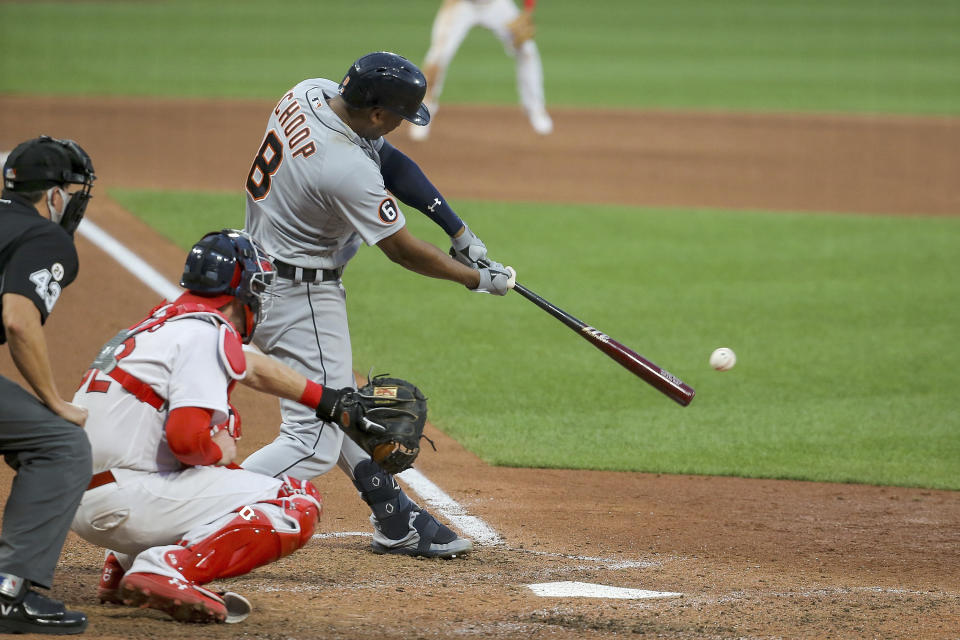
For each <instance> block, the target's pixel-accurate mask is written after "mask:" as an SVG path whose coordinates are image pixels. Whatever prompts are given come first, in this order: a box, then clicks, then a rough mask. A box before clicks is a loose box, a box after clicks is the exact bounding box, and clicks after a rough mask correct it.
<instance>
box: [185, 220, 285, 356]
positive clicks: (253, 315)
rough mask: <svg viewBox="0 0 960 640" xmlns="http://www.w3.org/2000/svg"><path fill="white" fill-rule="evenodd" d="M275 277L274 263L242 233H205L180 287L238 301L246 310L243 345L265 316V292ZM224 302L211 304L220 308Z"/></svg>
mask: <svg viewBox="0 0 960 640" xmlns="http://www.w3.org/2000/svg"><path fill="white" fill-rule="evenodd" d="M275 277H276V271H275V270H274V268H273V263H272V262H270V258H269V257H268V256H267V253H266V252H265V251H264V250H263V248H262V247H261V246H260V244H259V243H257V241H256V240H254V239H253V238H251V237H250V236H249V235H248V234H247V233H245V232H243V231H237V230H236V229H224V230H223V231H214V232H211V233H208V234H207V235H205V236H203V237H202V238H201V239H200V240H199V241H198V242H197V243H196V244H195V245H193V248H192V249H190V253H189V254H188V255H187V261H186V264H184V266H183V276H182V277H181V278H180V286H182V287H184V288H186V289H188V290H189V291H190V292H191V293H195V294H197V295H200V296H204V297H207V298H222V300H224V301H229V298H228V297H229V296H233V297H234V298H236V299H237V300H239V301H240V302H241V303H242V304H243V305H244V307H245V308H246V310H247V314H246V326H245V327H244V329H245V331H244V342H249V341H250V338H252V337H253V331H254V329H256V327H257V325H258V324H260V323H261V322H263V320H264V318H266V316H267V310H268V309H269V307H270V304H269V303H270V301H271V297H270V294H268V293H267V288H268V287H269V286H270V285H271V284H272V283H273V280H274V278H275ZM224 301H221V300H215V301H214V303H213V304H215V305H216V306H220V305H222V304H225V302H224Z"/></svg>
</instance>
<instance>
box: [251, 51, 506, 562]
mask: <svg viewBox="0 0 960 640" xmlns="http://www.w3.org/2000/svg"><path fill="white" fill-rule="evenodd" d="M425 89H426V81H425V79H424V77H423V74H422V73H421V72H420V70H419V69H418V68H417V67H416V65H414V64H413V63H411V62H409V61H408V60H406V59H405V58H402V57H401V56H398V55H396V54H393V53H388V52H376V53H371V54H368V55H366V56H363V57H361V58H360V59H358V60H357V61H356V62H355V63H354V64H353V65H351V67H350V69H349V70H348V72H347V74H346V75H345V77H344V78H343V81H342V82H341V83H340V84H339V85H338V84H337V83H336V82H333V81H330V80H325V79H319V78H318V79H312V80H305V81H303V82H301V83H299V84H298V85H297V86H295V87H294V88H293V89H291V90H290V91H289V92H287V93H286V94H285V95H284V96H283V97H282V98H281V99H280V101H279V102H278V103H277V106H276V108H275V109H274V110H273V112H272V113H271V114H270V117H269V120H268V122H267V127H266V134H265V135H264V137H263V141H262V143H261V145H260V148H259V150H258V152H257V155H256V157H255V159H254V162H253V166H252V167H251V169H250V173H249V175H248V177H247V182H246V190H247V212H246V230H247V231H248V232H249V233H250V234H251V235H252V236H253V237H254V238H255V239H257V240H258V241H259V242H260V243H262V244H263V246H264V248H265V249H266V251H267V252H268V253H269V254H270V255H271V256H272V257H273V259H274V263H275V264H276V266H277V275H278V278H277V282H276V283H275V284H274V285H273V286H272V287H271V293H272V294H273V300H274V312H273V313H271V315H270V317H269V318H268V319H267V320H266V321H265V322H264V323H263V324H262V325H261V326H260V328H259V329H258V331H257V333H256V336H255V337H254V342H255V343H256V345H257V346H259V347H260V348H261V349H262V350H263V351H264V353H267V354H271V355H274V356H276V357H277V358H279V359H280V360H282V361H284V362H286V363H287V364H289V365H290V366H291V367H293V368H294V369H296V370H298V371H302V372H304V373H305V374H306V375H307V376H308V377H310V378H313V379H315V380H317V381H319V382H321V383H322V384H324V385H326V386H331V387H333V388H335V389H339V388H343V387H352V386H354V378H353V362H352V353H351V346H350V332H349V327H348V324H347V313H346V304H345V297H346V292H345V289H344V285H343V282H342V280H341V275H342V273H343V270H344V267H345V266H346V265H347V263H348V262H349V261H350V259H351V258H352V257H353V256H354V255H355V254H356V252H357V251H358V249H359V248H360V245H361V244H367V245H375V246H377V247H378V248H379V249H380V250H381V251H383V252H384V253H385V254H386V255H387V257H389V258H390V259H391V260H392V261H394V262H396V263H398V264H400V265H401V266H403V267H405V268H407V269H410V270H412V271H415V272H417V273H420V274H423V275H426V276H430V277H434V278H441V279H446V280H451V281H453V282H458V283H460V284H462V285H464V286H466V287H467V288H469V289H472V290H474V291H478V292H482V293H493V294H496V295H505V294H506V292H507V291H508V289H509V287H511V286H512V283H513V279H514V278H515V274H514V272H513V270H512V269H510V268H509V267H503V266H502V265H501V264H499V263H497V262H494V261H487V250H486V246H485V245H484V244H483V242H481V241H480V239H479V238H478V237H477V236H476V235H475V234H474V233H473V232H472V231H471V230H470V229H469V228H468V227H467V226H466V225H465V224H464V223H463V221H462V220H461V219H460V218H459V217H458V216H457V215H456V214H455V213H454V212H453V210H452V209H451V208H450V206H449V204H447V202H446V199H445V198H444V197H443V196H442V195H441V194H440V192H439V191H437V189H436V188H435V187H434V186H433V185H432V184H431V183H430V182H429V180H427V178H426V176H424V174H423V172H422V171H421V170H420V168H419V167H418V166H417V165H416V164H415V163H414V162H413V161H412V160H411V159H410V158H408V157H407V156H406V155H404V154H403V153H401V152H400V151H399V150H397V149H396V148H394V147H393V146H392V145H391V144H390V143H388V142H386V141H385V140H384V139H383V136H384V135H385V134H387V133H389V132H390V131H392V130H394V129H395V128H396V127H397V126H399V124H400V123H401V121H402V120H408V121H410V122H412V123H413V124H416V125H421V126H422V125H425V124H427V123H428V122H429V121H430V114H429V111H428V110H427V109H426V107H424V106H423V104H422V99H423V95H424V91H425ZM397 198H399V199H400V200H401V201H402V202H404V203H406V204H408V205H410V206H412V207H414V208H416V209H419V210H420V211H421V212H423V213H424V214H425V215H427V216H429V217H430V218H431V219H432V220H434V221H435V222H436V223H437V224H438V225H439V226H440V227H441V228H443V229H444V231H445V232H446V233H447V234H448V235H449V236H450V237H451V244H452V249H451V251H452V254H453V255H454V256H455V259H452V258H451V257H450V256H448V255H447V253H445V252H444V251H442V250H440V249H439V248H437V247H436V246H434V245H432V244H429V243H427V242H424V241H423V240H420V239H418V238H416V237H415V236H414V235H412V234H411V233H410V232H409V231H408V230H407V228H406V226H405V218H404V214H403V212H402V211H401V209H400V207H399V205H398V204H397ZM281 414H282V419H283V424H282V426H281V434H280V436H279V437H278V438H277V439H276V440H275V441H274V442H272V443H271V444H269V445H267V446H266V447H264V448H263V449H260V450H259V451H257V452H255V453H253V454H252V455H251V456H250V457H249V458H247V459H246V460H245V461H244V462H243V466H244V468H246V469H251V470H254V471H259V472H261V473H264V474H267V475H270V476H279V475H281V474H284V473H286V474H289V475H291V476H293V477H297V478H312V477H314V476H317V475H319V474H322V473H325V472H326V471H328V470H329V469H330V468H332V467H333V465H334V464H339V466H340V468H341V469H342V470H343V471H344V472H346V473H347V474H348V475H349V476H350V478H351V479H352V480H353V482H354V484H355V485H356V487H357V489H358V490H359V491H360V494H361V496H362V497H363V499H364V500H365V501H366V502H367V504H368V505H369V506H370V508H371V510H372V512H373V515H372V516H371V522H372V523H373V525H374V536H373V545H372V548H373V550H374V551H375V552H378V553H401V554H408V555H424V556H432V557H436V556H440V557H450V556H454V555H457V554H462V553H465V552H466V551H469V550H470V548H471V543H470V541H469V540H464V539H461V538H459V537H458V536H457V535H456V534H454V533H453V532H452V531H451V530H450V529H449V528H447V527H446V526H444V525H442V524H440V523H439V522H438V521H437V520H436V519H435V518H434V517H433V516H432V515H430V514H429V513H428V512H427V511H426V510H423V509H421V508H420V507H419V506H418V505H417V504H416V503H414V502H412V501H411V500H410V499H409V498H408V497H407V496H406V495H405V494H404V492H403V491H402V490H401V489H400V487H399V485H398V484H397V483H396V481H395V480H394V479H393V477H392V476H391V475H390V474H388V473H386V472H385V471H383V469H381V468H380V467H379V466H378V465H377V464H376V463H375V462H373V461H372V460H371V459H370V457H369V456H368V455H367V454H366V453H364V451H363V450H362V449H361V448H360V447H359V446H358V445H356V444H355V443H354V442H353V441H352V440H350V439H348V438H346V439H345V438H344V434H343V432H342V431H341V430H340V429H338V428H337V427H336V426H334V425H332V424H330V423H324V422H322V421H320V420H318V419H317V417H316V415H315V414H314V412H312V411H309V410H307V409H305V408H304V407H302V406H301V405H298V404H297V403H295V402H290V401H281Z"/></svg>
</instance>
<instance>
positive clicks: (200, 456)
mask: <svg viewBox="0 0 960 640" xmlns="http://www.w3.org/2000/svg"><path fill="white" fill-rule="evenodd" d="M212 419H213V410H212V409H201V408H200V407H180V408H178V409H174V410H173V411H171V412H170V415H169V416H167V426H166V432H167V445H169V447H170V451H172V452H173V455H175V456H176V457H177V460H179V461H180V462H182V463H183V464H189V465H194V466H200V465H208V464H214V463H216V462H218V461H219V460H220V458H222V457H223V452H222V451H221V450H220V447H218V446H217V444H216V443H215V442H214V441H213V440H212V439H211V438H210V421H211V420H212Z"/></svg>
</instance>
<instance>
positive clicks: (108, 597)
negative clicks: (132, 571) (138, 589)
mask: <svg viewBox="0 0 960 640" xmlns="http://www.w3.org/2000/svg"><path fill="white" fill-rule="evenodd" d="M123 574H124V570H123V567H122V566H121V565H120V561H119V560H117V556H115V555H114V554H113V552H112V551H107V557H106V559H104V561H103V570H101V572H100V584H99V585H98V586H97V597H98V598H100V604H123V599H122V598H121V597H120V581H121V580H123Z"/></svg>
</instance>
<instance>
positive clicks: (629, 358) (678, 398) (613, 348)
mask: <svg viewBox="0 0 960 640" xmlns="http://www.w3.org/2000/svg"><path fill="white" fill-rule="evenodd" d="M513 290H514V291H516V292H517V293H519V294H520V295H521V296H523V297H524V298H526V299H527V300H529V301H530V302H532V303H533V304H535V305H537V306H538V307H540V308H541V309H543V310H544V311H546V312H547V313H549V314H550V315H552V316H553V317H554V318H556V319H557V320H559V321H560V322H562V323H563V324H565V325H567V326H568V327H570V329H572V330H574V331H576V332H577V333H578V334H579V335H580V336H581V337H582V338H583V339H585V340H586V341H587V342H589V343H590V344H592V345H593V346H595V347H596V348H597V349H599V350H600V351H602V352H603V353H604V354H606V355H607V356H608V357H609V358H611V359H613V360H614V361H616V362H617V363H618V364H620V366H622V367H623V368H625V369H627V370H628V371H630V372H631V373H633V374H634V375H635V376H638V377H639V378H641V379H642V380H644V382H646V383H647V384H649V385H651V386H652V387H654V388H655V389H656V390H657V391H659V392H660V393H662V394H664V395H665V396H667V397H668V398H670V399H671V400H673V401H674V402H676V403H677V404H679V405H680V406H683V407H686V406H687V405H689V404H690V403H691V402H692V401H693V397H694V396H695V395H696V392H695V391H694V390H693V387H691V386H690V385H688V384H687V383H685V382H684V381H683V380H681V379H680V378H678V377H677V376H675V375H673V374H672V373H670V372H669V371H667V370H666V369H663V368H661V367H658V366H657V365H655V364H654V363H652V362H650V361H649V360H647V359H646V358H644V357H643V356H641V355H640V354H638V353H637V352H636V351H634V350H633V349H630V348H629V347H626V346H624V345H622V344H620V343H619V342H617V341H616V340H614V339H613V338H611V337H610V336H608V335H607V334H605V333H603V332H602V331H600V330H599V329H595V328H594V327H591V326H590V325H588V324H587V323H585V322H583V321H582V320H579V319H577V318H575V317H573V316H572V315H570V314H569V313H567V312H566V311H564V310H563V309H561V308H560V307H558V306H556V305H554V304H552V303H551V302H549V301H548V300H546V299H544V298H542V297H541V296H539V295H537V294H536V293H534V292H533V291H531V290H530V289H527V288H526V287H524V286H523V285H521V284H519V283H517V284H515V285H514V287H513Z"/></svg>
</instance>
